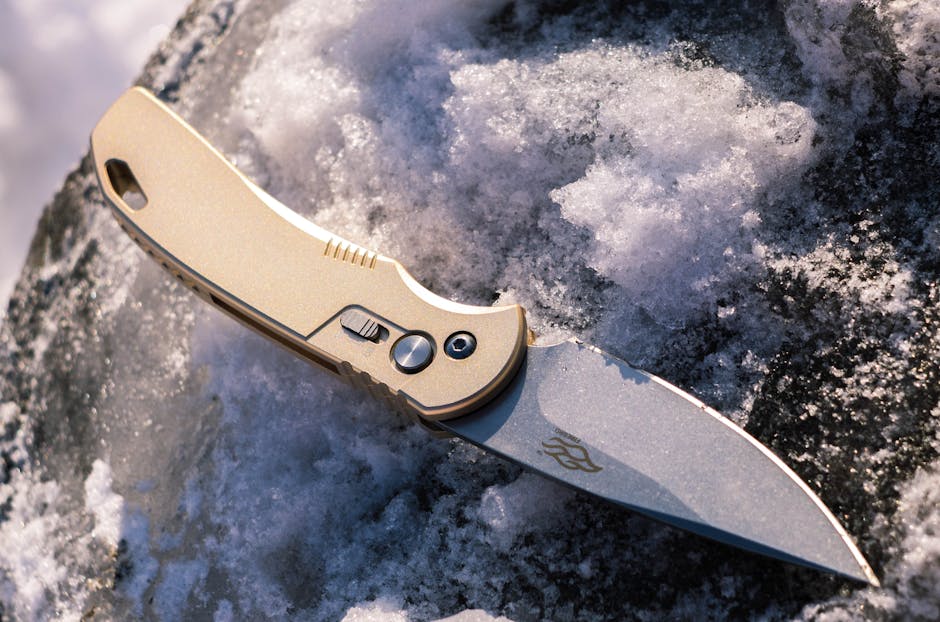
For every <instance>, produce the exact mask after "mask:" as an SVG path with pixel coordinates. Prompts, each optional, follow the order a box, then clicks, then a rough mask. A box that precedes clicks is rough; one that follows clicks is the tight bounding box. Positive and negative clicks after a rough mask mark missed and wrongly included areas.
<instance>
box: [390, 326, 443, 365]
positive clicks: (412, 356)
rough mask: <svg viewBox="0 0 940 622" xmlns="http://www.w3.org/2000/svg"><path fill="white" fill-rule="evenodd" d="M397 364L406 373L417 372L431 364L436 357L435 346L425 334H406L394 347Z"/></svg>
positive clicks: (393, 354)
mask: <svg viewBox="0 0 940 622" xmlns="http://www.w3.org/2000/svg"><path fill="white" fill-rule="evenodd" d="M392 358H393V359H394V360H395V366H396V367H398V369H399V370H401V371H403V372H405V373H406V374H416V373H418V372H419V371H421V370H422V369H424V368H425V367H427V366H428V365H430V364H431V359H433V358H434V346H432V345H431V340H430V339H428V338H427V337H425V336H424V335H419V334H418V333H411V334H408V335H405V336H404V337H402V338H401V339H399V340H398V341H397V342H395V347H394V348H392Z"/></svg>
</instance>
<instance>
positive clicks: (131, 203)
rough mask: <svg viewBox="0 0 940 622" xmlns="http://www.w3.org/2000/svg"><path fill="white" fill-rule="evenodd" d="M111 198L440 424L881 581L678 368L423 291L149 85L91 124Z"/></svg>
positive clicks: (136, 227)
mask: <svg viewBox="0 0 940 622" xmlns="http://www.w3.org/2000/svg"><path fill="white" fill-rule="evenodd" d="M91 151H92V156H93V159H94V162H95V170H96V173H97V175H98V180H99V184H100V186H101V190H102V193H103V195H104V197H105V199H106V202H107V203H108V204H109V205H110V206H111V208H112V212H113V213H114V215H115V216H116V218H117V220H118V222H119V224H120V225H121V227H122V228H123V229H124V230H125V231H126V232H127V233H128V234H129V235H130V236H131V238H133V239H134V240H135V241H136V242H137V243H138V244H139V245H140V246H141V248H142V249H143V250H144V251H145V252H146V253H147V254H148V255H150V256H151V257H153V258H154V259H155V260H156V261H158V262H160V263H161V264H162V265H163V267H164V268H166V269H167V270H169V271H170V272H171V274H173V275H174V276H175V277H176V278H177V279H179V280H180V281H182V282H183V283H184V284H186V285H187V286H188V287H190V288H191V289H192V290H193V291H194V293H196V294H197V295H198V296H200V297H201V298H203V299H204V300H206V301H207V302H209V303H210V304H213V305H214V306H216V307H217V308H219V309H220V310H222V311H223V312H225V313H227V314H228V315H230V316H232V317H234V318H235V319H237V320H238V321H240V322H242V323H243V324H245V325H247V326H248V327H250V328H252V329H253V330H255V331H257V332H259V333H261V334H262V335H264V336H266V337H268V338H269V339H271V340H272V341H275V342H276V343H278V344H280V345H281V346H283V347H285V348H287V349H289V350H291V351H292V352H294V353H295V354H297V355H299V356H301V357H303V358H305V359H306V360H308V361H310V362H312V363H315V364H317V365H319V366H321V367H323V368H326V369H327V370H329V371H331V372H333V373H336V374H338V375H340V376H343V377H345V378H347V379H348V380H349V381H351V382H352V383H353V384H355V385H358V386H360V387H362V388H364V389H365V390H367V391H369V392H370V393H371V394H372V395H374V396H376V397H378V398H379V399H382V400H385V401H386V402H387V403H388V405H389V406H390V407H392V408H395V409H396V410H399V411H402V412H405V413H408V414H410V415H412V416H413V417H415V418H416V419H417V420H418V421H420V422H422V423H423V424H424V425H425V426H426V427H428V428H429V429H431V430H434V431H437V432H443V433H445V434H448V435H455V436H458V437H460V438H463V439H464V440H466V441H469V442H471V443H473V444H476V445H478V446H480V447H482V448H483V449H486V450H488V451H492V452H495V453H496V454H499V455H501V456H503V457H505V458H507V459H509V460H512V461H514V462H517V463H519V464H521V465H522V466H524V467H526V468H529V469H532V470H534V471H536V472H538V473H541V474H542V475H544V476H546V477H549V478H552V479H554V480H557V481H559V482H562V483H564V484H566V485H569V486H572V487H574V488H576V489H578V490H581V491H584V492H587V493H590V494H593V495H596V496H598V497H601V498H603V499H607V500H609V501H611V502H613V503H615V504H617V505H620V506H623V507H625V508H628V509H630V510H633V511H635V512H638V513H641V514H644V515H646V516H649V517H651V518H653V519H656V520H659V521H662V522H664V523H667V524H670V525H673V526H676V527H679V528H682V529H685V530H688V531H691V532H693V533H696V534H699V535H702V536H705V537H707V538H711V539H714V540H718V541H720V542H724V543H726V544H730V545H732V546H736V547H739V548H742V549H746V550H749V551H753V552H756V553H760V554H763V555H767V556H770V557H774V558H777V559H781V560H784V561H788V562H792V563H795V564H800V565H804V566H808V567H812V568H816V569H819V570H822V571H826V572H831V573H834V574H837V575H841V576H844V577H847V578H850V579H854V580H857V581H861V582H866V583H870V584H872V585H878V580H877V578H876V576H875V574H874V572H873V571H872V569H871V567H870V566H869V564H868V563H867V561H866V560H865V558H864V557H863V556H862V554H861V552H860V551H859V550H858V548H857V547H856V545H855V543H854V542H853V541H852V539H851V538H850V537H849V535H848V534H847V533H846V531H845V529H844V528H843V527H842V526H841V524H840V523H839V521H838V520H837V519H836V518H835V517H834V516H833V515H832V513H831V512H830V511H829V510H828V509H827V508H826V506H825V505H824V504H823V503H822V501H821V500H820V499H819V497H818V496H817V495H816V494H815V493H813V491H812V490H811V489H810V488H809V487H808V486H807V485H806V484H805V483H804V482H803V481H802V480H800V478H799V477H798V476H797V475H796V474H795V473H794V472H793V471H792V470H791V469H790V468H788V467H787V466H786V465H785V464H784V463H783V462H782V461H781V460H780V459H779V458H777V457H776V456H775V455H774V454H773V453H772V452H771V451H770V450H768V449H767V448H766V447H764V446H763V445H761V444H760V443H759V442H758V441H757V440H756V439H754V438H753V437H751V436H749V435H748V434H747V433H745V432H744V431H743V430H742V429H740V428H739V427H737V426H736V425H734V424H733V423H732V422H731V421H730V420H728V419H726V418H724V417H722V416H721V415H720V414H718V413H717V412H715V411H714V410H712V409H710V408H708V407H707V406H705V405H704V404H703V403H701V402H700V401H698V400H696V399H695V398H693V397H691V396H689V395H688V394H686V393H684V392H682V391H681V390H679V389H678V388H676V387H674V386H672V385H670V384H669V383H668V382H666V381H664V380H662V379H660V378H657V377H655V376H652V375H650V374H648V373H646V372H643V371H641V370H637V369H634V368H632V367H630V366H629V365H628V364H627V363H625V362H623V361H621V360H619V359H616V358H615V357H613V356H611V355H609V354H606V353H604V352H602V351H600V350H598V349H596V348H593V347H591V346H587V345H585V344H582V343H579V342H577V341H568V342H563V343H561V344H557V345H554V346H547V347H546V346H536V345H531V344H530V343H529V342H530V341H531V340H530V339H529V331H528V329H527V327H526V323H525V314H524V311H523V310H522V308H521V307H519V306H517V305H510V306H503V307H473V306H468V305H462V304H458V303H455V302H452V301H449V300H446V299H443V298H440V297H438V296H436V295H434V294H432V293H431V292H429V291H427V290H425V289H424V288H423V287H422V286H421V285H420V284H418V283H417V282H416V281H415V280H414V279H413V278H412V277H411V276H410V275H409V274H408V273H407V271H406V270H405V269H404V268H403V267H402V266H401V265H400V264H399V263H398V262H396V261H394V260H392V259H389V258H387V257H384V256H382V255H380V254H378V253H376V252H374V251H371V250H368V249H365V248H362V247H360V246H357V245H355V244H352V243H351V242H348V241H346V240H344V239H343V238H341V237H339V236H336V235H333V234H331V233H329V232H327V231H325V230H324V229H322V228H320V227H318V226H316V225H314V224H313V223H311V222H310V221H308V220H306V219H304V218H302V217H301V216H299V215H298V214H296V213H295V212H293V211H291V210H290V209H288V208H287V207H285V206H284V205H282V204H280V203H279V202H278V201H276V200H275V199H274V198H273V197H271V196H270V195H268V194H267V193H265V192H264V191H263V190H262V189H260V188H259V187H257V186H256V185H255V184H254V183H252V182H251V181H250V180H249V179H247V178H246V177H245V176H244V175H242V174H241V173H240V172H239V171H238V170H237V169H235V167H234V166H232V165H231V164H230V163H229V162H228V161H227V160H226V159H225V157H224V156H222V155H221V154H220V153H219V152H218V151H216V150H215V149H214V148H213V147H212V146H211V145H209V143H208V142H207V141H206V140H205V139H204V138H202V137H201V136H200V135H199V134H198V133H197V132H196V131H195V130H194V129H193V128H191V127H190V126H189V125H188V124H187V123H186V122H185V121H183V120H182V119H181V118H180V117H178V116H177V115H176V114H175V113H173V112H172V111H171V110H170V109H169V108H168V107H167V106H166V105H164V104H163V103H162V102H160V101H159V100H158V99H157V98H155V97H154V96H153V95H151V94H150V93H149V92H147V91H146V90H144V89H141V88H133V89H130V90H128V91H127V92H126V93H125V94H124V95H122V96H121V97H120V98H119V99H118V100H117V101H116V102H115V103H114V104H113V105H112V106H111V107H110V108H109V109H108V111H107V112H106V113H105V115H104V116H103V117H102V119H101V120H100V121H99V123H98V124H97V126H96V127H95V129H94V130H93V132H92V135H91Z"/></svg>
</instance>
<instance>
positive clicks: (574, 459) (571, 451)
mask: <svg viewBox="0 0 940 622" xmlns="http://www.w3.org/2000/svg"><path fill="white" fill-rule="evenodd" d="M542 447H544V448H545V453H547V454H548V455H549V456H551V457H552V458H554V459H555V460H557V461H558V464H560V465H561V466H563V467H565V468H566V469H569V470H571V471H584V472H585V473H597V472H598V471H601V470H603V468H602V467H599V466H597V465H596V464H594V462H592V461H591V456H590V455H589V454H588V450H587V449H585V448H584V447H582V446H581V445H579V444H578V443H572V442H571V441H566V440H565V439H563V438H561V437H560V436H553V437H551V438H550V439H548V440H547V441H542Z"/></svg>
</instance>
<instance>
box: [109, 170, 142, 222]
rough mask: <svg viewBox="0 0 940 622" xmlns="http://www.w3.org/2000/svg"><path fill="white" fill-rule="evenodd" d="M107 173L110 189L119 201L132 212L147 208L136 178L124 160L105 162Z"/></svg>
mask: <svg viewBox="0 0 940 622" xmlns="http://www.w3.org/2000/svg"><path fill="white" fill-rule="evenodd" d="M104 167H105V170H106V171H107V172H108V181H109V182H110V183H111V187H112V188H114V191H115V192H116V193H117V194H118V195H119V196H120V197H121V200H122V201H124V203H126V204H127V206H128V207H129V208H131V209H132V210H135V211H136V210H139V209H143V208H144V207H146V206H147V195H145V194H144V191H143V190H142V189H141V187H140V184H139V183H137V178H136V177H134V173H132V172H131V168H130V167H129V166H128V165H127V162H125V161H124V160H117V159H111V160H108V161H107V162H105V165H104Z"/></svg>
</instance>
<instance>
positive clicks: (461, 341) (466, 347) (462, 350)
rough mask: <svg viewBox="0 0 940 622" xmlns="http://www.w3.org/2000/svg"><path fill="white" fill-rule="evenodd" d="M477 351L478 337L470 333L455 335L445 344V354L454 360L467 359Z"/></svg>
mask: <svg viewBox="0 0 940 622" xmlns="http://www.w3.org/2000/svg"><path fill="white" fill-rule="evenodd" d="M476 349H477V340H476V337H474V336H473V335H471V334H470V333H454V334H453V335H451V336H450V337H448V339H447V343H445V344H444V352H446V353H447V356H449V357H450V358H452V359H457V360H460V359H465V358H467V357H468V356H470V355H471V354H473V351H474V350H476Z"/></svg>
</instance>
